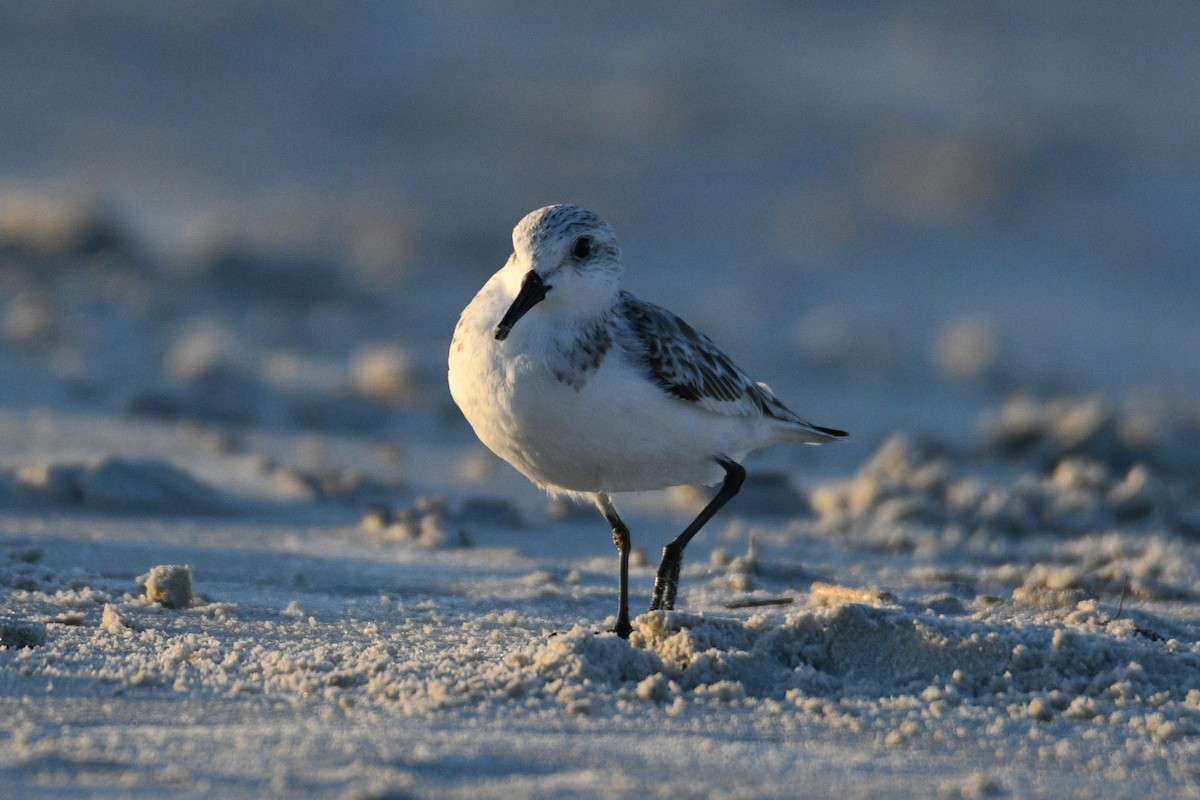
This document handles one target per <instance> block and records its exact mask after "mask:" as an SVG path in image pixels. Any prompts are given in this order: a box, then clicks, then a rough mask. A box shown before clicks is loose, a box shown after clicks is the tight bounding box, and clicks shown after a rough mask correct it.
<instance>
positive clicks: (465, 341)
mask: <svg viewBox="0 0 1200 800" xmlns="http://www.w3.org/2000/svg"><path fill="white" fill-rule="evenodd" d="M512 242H513V252H512V255H510V256H509V258H508V261H507V262H506V263H505V264H504V266H503V267H502V268H501V269H500V271H499V272H497V273H496V274H495V275H493V276H492V277H491V279H489V280H488V281H487V283H485V284H484V286H483V288H482V289H480V290H479V292H478V294H476V295H475V297H474V299H473V300H471V302H470V304H468V305H467V307H466V308H465V309H464V310H463V312H462V316H461V317H460V318H459V321H458V325H457V327H456V328H455V330H454V338H453V340H452V341H451V343H450V359H449V382H450V393H451V395H452V396H453V397H454V401H455V402H456V403H457V404H458V407H459V408H460V409H461V410H462V413H463V415H464V416H466V418H467V421H468V422H470V424H471V427H472V428H474V429H475V434H476V435H477V436H478V437H479V439H480V440H481V441H482V442H483V443H484V444H485V445H486V446H487V447H488V448H489V449H490V450H491V451H492V452H494V453H495V454H496V455H498V456H500V457H501V458H502V459H504V460H505V461H507V462H508V463H509V464H511V465H513V466H514V467H516V468H517V469H518V470H519V471H520V472H521V473H522V474H524V475H525V476H526V477H527V478H529V480H531V481H533V482H534V483H535V484H537V485H538V486H540V487H542V488H543V489H546V490H547V491H549V492H552V493H561V494H566V495H572V496H575V497H579V498H587V499H590V500H591V502H592V503H594V504H595V505H596V507H597V508H598V509H599V510H600V513H601V514H603V515H604V518H605V520H606V521H607V522H608V525H609V527H610V528H611V529H612V536H613V542H614V543H615V544H616V546H617V553H618V558H619V564H620V567H619V568H620V580H619V589H618V592H619V602H618V611H617V622H616V626H615V627H614V629H613V630H614V631H615V632H616V633H617V635H618V636H621V637H622V638H628V636H629V634H630V632H631V631H632V625H631V623H630V619H629V550H630V535H629V529H628V528H627V527H626V526H625V523H624V522H622V521H621V517H620V516H619V515H618V514H617V510H616V508H615V506H614V505H613V502H612V498H611V495H613V494H615V493H618V492H637V491H646V490H651V489H664V488H667V487H670V486H680V485H685V484H703V485H714V484H716V483H718V482H719V483H720V488H719V489H718V490H717V493H716V495H715V496H713V498H712V499H711V500H710V501H709V503H708V504H707V505H706V506H705V507H704V509H703V510H702V511H701V512H700V513H699V515H698V516H697V517H696V518H695V520H693V521H692V523H691V524H690V525H688V526H687V527H686V528H685V529H684V530H683V532H682V533H680V534H679V535H678V536H676V537H675V538H674V539H673V540H671V542H670V543H669V544H667V545H666V547H665V548H663V556H662V562H661V564H660V565H659V568H658V573H657V575H656V577H655V581H654V595H653V599H652V600H651V603H650V609H651V610H656V609H664V610H670V609H673V608H674V607H675V595H676V592H677V591H678V587H679V573H680V569H681V567H682V564H683V551H684V548H686V547H687V545H688V542H690V541H691V539H692V537H694V536H695V535H696V533H697V532H698V531H699V530H700V529H701V527H703V526H704V524H705V523H707V522H708V521H709V520H710V519H711V518H712V517H713V515H714V514H716V513H717V512H718V511H719V510H720V509H721V507H722V506H724V505H725V504H726V503H728V502H729V500H730V499H731V498H733V496H734V495H736V494H737V493H738V490H739V489H740V488H741V486H742V482H743V480H744V479H745V477H746V471H745V469H744V468H743V467H742V466H741V464H740V463H739V462H740V461H741V460H742V459H743V458H744V457H745V455H746V454H747V453H748V452H750V451H751V450H756V449H758V448H760V447H766V446H768V445H773V444H777V443H780V442H802V443H805V444H823V443H825V442H831V441H835V440H838V439H841V438H844V437H845V436H846V433H845V432H844V431H840V430H836V429H834V428H823V427H820V426H817V425H812V424H810V423H808V422H805V421H804V420H803V419H801V418H800V417H799V416H797V415H796V414H794V413H793V412H792V411H791V410H789V409H788V408H787V406H785V405H784V404H783V403H782V402H780V401H779V399H778V398H776V397H775V395H774V394H773V393H772V392H771V390H770V389H769V388H768V387H767V385H766V384H764V383H759V382H756V381H754V380H752V379H751V378H750V377H749V376H747V375H746V373H745V372H743V371H742V370H740V369H738V368H737V367H736V366H735V365H734V363H733V362H732V361H731V360H730V359H729V357H728V356H726V355H725V354H724V353H723V352H721V351H720V350H719V349H718V348H717V346H716V345H715V344H713V342H712V340H710V339H709V338H708V337H707V336H705V335H704V334H702V333H699V332H698V331H696V330H695V329H694V328H692V327H691V326H690V325H688V324H687V323H686V322H684V321H683V320H682V319H680V318H679V317H677V316H675V315H674V314H672V313H671V312H670V311H667V310H666V309H663V308H660V307H658V306H656V305H653V304H651V303H647V302H645V301H642V300H639V299H638V298H636V297H634V296H633V295H631V294H629V293H628V292H625V291H623V290H622V289H621V276H622V273H623V272H624V264H623V261H622V256H621V250H620V248H619V247H618V246H617V239H616V235H615V233H614V232H613V229H612V227H611V226H610V225H609V224H608V223H607V222H605V221H604V220H603V219H601V218H600V217H599V216H597V215H596V214H594V213H593V212H591V211H588V210H587V209H584V208H580V207H579V206H574V205H553V206H546V207H545V208H539V209H537V210H536V211H532V212H530V213H529V214H527V215H526V216H525V217H524V219H522V220H521V221H520V222H518V223H517V226H516V227H515V228H514V229H513V234H512Z"/></svg>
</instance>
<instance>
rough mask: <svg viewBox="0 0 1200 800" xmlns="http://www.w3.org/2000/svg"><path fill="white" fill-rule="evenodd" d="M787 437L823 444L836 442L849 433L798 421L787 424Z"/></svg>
mask: <svg viewBox="0 0 1200 800" xmlns="http://www.w3.org/2000/svg"><path fill="white" fill-rule="evenodd" d="M786 435H787V439H788V441H792V442H803V443H804V444H825V443H826V442H838V441H841V440H842V439H845V438H846V437H847V436H849V435H850V434H848V433H846V432H845V431H839V430H838V429H837V428H822V427H821V426H820V425H812V424H810V423H807V422H798V423H795V424H793V425H790V426H788V429H787V434H786Z"/></svg>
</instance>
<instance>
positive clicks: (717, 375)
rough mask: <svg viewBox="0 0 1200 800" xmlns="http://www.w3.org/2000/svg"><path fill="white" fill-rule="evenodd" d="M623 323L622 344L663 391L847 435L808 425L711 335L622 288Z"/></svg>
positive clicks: (832, 435) (722, 409)
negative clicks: (753, 377) (731, 358)
mask: <svg viewBox="0 0 1200 800" xmlns="http://www.w3.org/2000/svg"><path fill="white" fill-rule="evenodd" d="M617 311H618V313H619V314H620V315H621V316H622V317H623V318H624V322H625V323H626V324H625V325H623V326H619V327H621V328H623V329H624V330H625V332H626V333H627V335H626V336H623V337H621V338H622V339H623V340H624V341H622V344H623V345H624V349H625V350H626V351H627V352H628V353H629V354H630V356H631V357H632V359H633V360H634V362H635V363H636V364H637V365H638V366H640V367H641V368H642V369H643V371H644V373H645V374H646V376H647V377H648V378H650V379H651V380H652V381H654V383H656V384H658V386H660V387H661V388H662V389H663V391H665V392H666V393H667V394H670V395H671V396H672V397H676V398H678V399H680V400H684V401H688V402H692V403H696V404H697V405H699V406H701V407H702V408H705V409H707V410H709V411H713V412H716V413H718V414H729V415H733V416H752V415H756V414H763V415H766V416H769V417H774V418H775V419H778V420H781V421H783V422H790V423H793V424H796V425H798V426H801V427H802V428H805V429H808V430H810V431H812V432H813V433H814V435H818V434H819V435H820V436H821V438H822V439H823V440H828V439H838V438H841V437H842V436H845V434H844V433H843V432H842V431H836V430H833V429H831V428H819V427H817V426H815V425H810V424H809V423H807V422H805V421H804V420H802V419H800V417H798V416H796V415H795V414H794V413H792V411H791V410H790V409H789V408H788V407H787V406H785V405H784V404H783V403H781V402H780V401H779V399H778V398H776V397H775V395H774V394H772V392H771V390H770V389H769V388H768V387H767V386H766V384H763V383H757V382H755V381H754V380H752V379H751V378H750V376H749V375H747V374H746V373H744V372H742V371H741V370H740V369H738V368H737V366H736V365H734V363H733V362H732V361H731V360H730V359H729V356H727V355H725V354H724V353H722V352H721V351H720V350H719V349H718V348H717V346H716V345H715V344H713V342H712V340H711V339H709V338H708V337H707V336H705V335H704V334H702V333H700V332H699V331H697V330H696V329H695V328H693V327H692V326H691V325H688V324H687V323H686V322H684V321H683V320H681V319H680V318H679V317H677V316H675V315H674V314H672V313H671V312H670V311H667V310H666V309H665V308H659V307H658V306H656V305H654V304H652V303H646V302H643V301H641V300H638V299H637V298H636V297H634V296H633V295H631V294H629V293H627V292H622V294H621V300H620V302H619V304H618V307H617Z"/></svg>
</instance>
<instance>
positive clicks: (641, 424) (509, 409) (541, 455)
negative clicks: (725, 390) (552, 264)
mask: <svg viewBox="0 0 1200 800" xmlns="http://www.w3.org/2000/svg"><path fill="white" fill-rule="evenodd" d="M509 302H511V298H510V297H508V295H507V293H506V292H504V291H503V289H502V287H501V286H500V283H499V281H498V280H497V278H496V277H493V278H492V280H490V281H489V282H488V283H487V284H486V285H485V286H484V288H483V289H482V290H481V291H480V292H479V294H478V295H476V297H475V299H474V300H473V301H472V302H471V304H470V305H469V306H468V307H467V308H466V310H465V311H464V312H463V315H462V319H461V320H460V321H459V325H458V328H457V329H456V331H455V336H454V340H453V342H452V343H451V348H450V371H449V381H450V392H451V395H452V396H453V397H454V401H455V402H456V403H457V404H458V406H459V408H460V409H462V412H463V414H464V416H466V418H467V420H468V422H470V424H471V426H472V427H473V428H474V429H475V433H476V435H477V436H478V437H479V439H480V440H481V441H482V442H483V443H484V444H485V445H487V447H488V448H489V449H491V450H492V451H493V452H494V453H496V454H497V455H498V456H500V457H501V458H503V459H504V460H505V461H508V462H509V463H510V464H512V465H513V466H514V467H516V468H517V469H518V470H520V471H521V472H522V473H523V474H525V475H526V476H527V477H528V478H529V479H530V480H532V481H534V482H535V483H537V484H539V485H541V486H542V487H544V488H547V489H550V490H557V491H566V492H582V493H590V492H599V491H606V492H622V491H642V490H648V489H661V488H665V487H667V486H675V485H680V484H695V483H712V482H715V481H716V480H718V479H719V478H720V476H721V474H722V473H721V469H720V467H719V466H718V465H717V464H716V463H715V461H714V457H715V456H717V455H727V456H729V457H732V458H735V459H739V458H741V457H742V456H743V455H744V454H745V451H746V450H747V449H749V448H748V447H747V444H748V443H752V442H753V441H754V440H755V439H756V438H758V437H759V436H760V435H761V434H760V433H759V431H757V428H758V427H759V425H760V422H759V421H758V420H756V419H750V418H745V417H736V416H727V415H721V414H714V413H712V412H709V411H706V410H704V409H702V408H699V407H697V406H695V404H693V403H689V402H686V401H681V400H679V399H677V398H673V397H670V396H669V395H667V394H666V393H665V392H664V391H663V390H662V389H661V388H660V387H658V386H656V385H655V384H654V383H653V382H651V381H649V380H647V379H646V376H645V375H644V374H641V373H640V372H639V371H638V369H637V367H636V366H635V365H634V364H633V363H631V362H630V360H629V359H628V358H627V357H625V356H624V354H622V353H621V352H620V351H619V349H618V347H617V345H616V344H614V345H613V347H612V348H611V349H610V350H609V352H607V353H606V355H605V357H604V359H603V361H602V362H601V363H600V365H599V367H598V368H596V369H595V370H592V371H590V372H588V373H587V374H586V375H585V376H584V380H583V381H582V382H578V381H576V382H575V383H570V382H566V381H564V380H562V377H561V374H559V375H558V376H556V374H555V369H554V366H553V365H554V360H555V357H556V356H561V349H560V346H561V341H562V337H563V336H565V335H568V334H569V333H570V332H569V331H563V330H558V329H557V328H556V327H555V326H554V324H553V322H552V321H551V320H549V319H548V318H547V317H545V316H543V315H539V314H538V309H535V310H534V311H532V312H530V313H529V314H528V315H527V316H526V317H524V318H522V319H521V320H520V321H519V322H518V323H517V325H516V326H515V327H514V328H513V330H512V332H511V333H510V334H509V337H508V338H507V339H506V340H505V341H503V342H498V341H496V340H495V338H494V336H493V330H494V328H495V325H496V322H497V321H498V320H499V319H500V318H501V317H502V316H503V314H504V312H505V310H506V308H507V305H508V303H509Z"/></svg>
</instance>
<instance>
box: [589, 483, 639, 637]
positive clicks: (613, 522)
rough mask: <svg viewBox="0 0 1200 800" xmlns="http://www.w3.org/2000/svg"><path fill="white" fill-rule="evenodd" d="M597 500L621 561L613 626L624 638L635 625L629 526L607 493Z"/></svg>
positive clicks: (598, 496) (598, 495)
mask: <svg viewBox="0 0 1200 800" xmlns="http://www.w3.org/2000/svg"><path fill="white" fill-rule="evenodd" d="M595 501H596V508H598V509H600V513H601V514H603V515H604V518H605V519H606V520H608V526H609V527H610V528H612V535H613V544H615V545H616V546H617V557H618V558H619V559H620V562H621V577H620V584H619V588H618V593H619V594H620V598H621V599H620V601H619V603H620V604H619V606H618V608H617V625H616V627H614V628H613V633H615V634H617V636H620V637H621V638H622V639H628V638H629V634H630V632H632V631H633V626H632V625H630V624H629V528H626V527H625V523H624V522H622V521H621V518H620V517H618V516H617V510H616V509H615V508H613V504H612V501H611V500H609V499H608V495H607V494H605V493H604V492H600V493H599V494H597V495H596V497H595Z"/></svg>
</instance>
